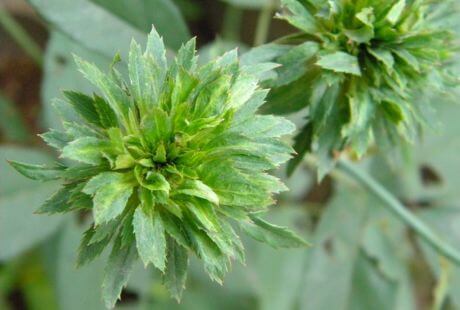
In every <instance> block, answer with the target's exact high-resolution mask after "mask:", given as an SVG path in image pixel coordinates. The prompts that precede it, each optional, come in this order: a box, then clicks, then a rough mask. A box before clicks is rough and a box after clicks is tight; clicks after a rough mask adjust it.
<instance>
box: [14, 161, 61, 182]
mask: <svg viewBox="0 0 460 310" xmlns="http://www.w3.org/2000/svg"><path fill="white" fill-rule="evenodd" d="M8 163H9V164H10V165H11V166H12V167H13V168H14V169H16V171H18V172H19V173H20V174H22V175H23V176H25V177H27V178H29V179H32V180H38V181H51V180H57V179H59V178H61V177H62V174H63V170H64V169H65V167H63V166H56V167H48V166H46V165H31V164H24V163H20V162H17V161H14V160H11V161H8Z"/></svg>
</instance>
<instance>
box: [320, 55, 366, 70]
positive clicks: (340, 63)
mask: <svg viewBox="0 0 460 310" xmlns="http://www.w3.org/2000/svg"><path fill="white" fill-rule="evenodd" d="M316 64H317V65H318V66H320V67H322V68H324V69H328V70H332V71H335V72H343V73H349V74H353V75H357V76H361V69H360V68H359V63H358V58H356V56H352V55H350V54H347V53H344V52H335V53H332V54H326V55H322V56H320V58H319V60H318V61H317V62H316Z"/></svg>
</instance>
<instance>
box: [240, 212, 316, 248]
mask: <svg viewBox="0 0 460 310" xmlns="http://www.w3.org/2000/svg"><path fill="white" fill-rule="evenodd" d="M251 220H252V223H249V222H242V223H241V228H242V229H243V230H244V231H245V232H246V233H247V234H248V235H249V236H250V237H252V238H254V239H255V240H257V241H260V242H264V243H267V244H269V245H271V246H272V247H274V248H297V247H302V246H307V245H308V243H307V242H305V241H304V240H302V238H300V237H299V236H297V235H296V234H295V233H294V232H292V231H290V230H289V229H287V228H286V227H281V226H276V225H273V224H270V223H268V222H266V221H264V220H262V219H260V218H258V217H257V216H255V215H252V216H251Z"/></svg>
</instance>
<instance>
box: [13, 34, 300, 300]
mask: <svg viewBox="0 0 460 310" xmlns="http://www.w3.org/2000/svg"><path fill="white" fill-rule="evenodd" d="M165 54H166V53H165V47H164V45H163V41H162V40H161V38H160V37H159V36H158V34H157V33H156V32H155V30H154V31H152V33H151V34H150V35H149V37H148V42H147V48H146V51H145V52H141V48H140V46H139V45H138V44H137V43H136V42H133V43H132V46H131V51H130V54H129V61H128V73H129V82H125V81H124V80H123V78H122V74H120V73H119V72H118V71H117V70H116V69H115V68H114V67H113V66H112V68H111V70H110V72H109V73H108V74H105V73H103V72H101V71H100V70H99V69H98V68H97V67H95V66H94V65H93V64H90V63H88V62H85V61H83V60H81V59H79V58H76V62H77V64H78V67H79V69H80V71H81V72H82V73H83V75H84V76H85V77H86V78H87V79H88V80H89V81H90V82H91V83H92V84H94V85H95V86H96V87H97V88H98V89H99V91H100V96H99V95H94V96H87V95H84V94H81V93H78V92H73V91H68V92H65V93H64V94H65V97H66V99H67V101H66V102H60V101H58V102H57V104H58V105H65V104H68V105H70V106H71V107H72V108H73V109H74V111H75V112H77V113H76V114H78V117H77V118H69V119H65V120H64V122H63V127H64V131H58V130H51V131H49V132H47V133H45V134H43V135H42V137H43V139H44V140H45V141H46V142H47V143H48V144H49V145H51V146H52V147H55V148H57V149H58V150H59V152H60V154H61V157H62V158H64V159H67V160H68V161H65V162H64V163H65V164H62V163H58V164H56V166H54V167H46V166H37V165H28V164H22V163H18V162H11V164H12V165H13V166H14V167H15V168H16V169H17V170H18V171H19V172H21V173H22V174H24V175H25V176H27V177H30V178H32V179H37V180H44V181H46V180H54V179H59V180H62V182H63V185H62V188H61V189H60V190H59V191H58V192H57V193H56V194H54V195H53V196H52V197H51V198H49V200H47V201H46V202H45V203H44V205H43V206H42V207H41V209H39V212H41V213H64V212H69V211H75V210H90V211H91V212H92V214H93V219H94V223H93V225H91V227H90V228H89V229H88V230H87V231H86V233H85V234H84V236H83V240H82V243H81V247H80V251H79V256H78V264H79V265H82V264H85V263H87V262H89V261H91V260H93V259H94V258H95V257H97V256H98V255H99V254H100V253H101V252H102V251H103V250H104V248H106V247H107V246H108V245H109V244H112V250H111V254H110V256H109V259H108V263H107V269H106V277H105V280H104V283H103V295H104V299H105V302H106V304H107V306H108V307H111V306H113V305H114V303H115V301H116V300H117V298H118V297H119V294H120V292H121V289H122V287H123V286H124V285H125V284H126V282H127V281H128V275H129V271H130V268H131V266H132V264H133V262H134V261H135V260H136V258H137V257H138V256H139V257H140V259H141V260H142V262H143V263H144V265H148V264H150V263H152V264H153V265H154V266H155V267H156V268H158V269H159V270H160V271H161V272H162V273H163V275H164V283H165V285H166V286H167V287H168V289H169V290H170V292H171V294H172V295H173V296H174V297H176V298H177V299H179V298H180V295H181V293H182V290H183V288H184V285H185V279H186V272H187V265H188V258H189V255H190V254H191V253H194V254H195V255H196V256H197V257H198V258H200V259H201V260H202V261H203V264H204V268H205V270H206V272H207V273H208V274H209V276H210V277H211V278H212V279H213V280H215V281H217V282H221V281H222V278H223V276H224V274H225V273H226V271H228V269H229V266H230V261H231V259H233V258H236V259H237V260H239V261H241V262H244V249H243V245H242V243H241V241H240V239H239V237H238V235H237V233H236V232H235V230H234V227H235V225H236V226H239V227H240V228H242V229H243V230H244V231H245V232H247V233H248V234H249V235H250V236H252V237H254V238H255V239H257V240H259V241H263V242H267V243H269V244H271V245H272V246H275V247H293V246H301V245H304V242H303V241H302V240H301V239H300V238H298V237H297V236H295V235H294V234H293V233H292V232H290V231H289V230H287V229H285V228H282V227H278V226H275V225H272V224H269V223H267V222H265V221H264V220H262V219H260V218H259V214H260V212H263V211H265V210H266V209H267V207H268V206H269V205H271V204H273V202H274V200H273V198H272V195H273V194H274V193H278V192H280V191H284V190H286V187H285V186H284V185H283V184H282V183H281V182H280V181H279V180H278V179H277V178H275V177H273V176H271V175H270V174H268V173H267V171H268V170H270V169H273V168H276V167H277V166H278V165H280V164H281V163H283V162H285V161H286V160H288V159H289V158H290V157H291V154H292V153H293V151H292V149H291V147H290V146H289V145H288V144H286V143H284V142H282V141H281V140H280V137H281V136H283V135H286V134H289V133H291V132H292V131H293V130H294V125H293V124H292V123H290V122H289V121H287V120H285V119H283V118H281V117H274V116H268V115H266V116H262V115H257V114H256V111H257V109H258V108H259V107H260V106H261V105H262V104H263V103H264V98H265V97H266V95H267V91H266V90H263V89H260V88H259V86H258V79H257V77H255V76H253V75H251V74H250V72H254V71H257V70H254V68H251V67H249V66H245V67H243V66H240V64H239V62H238V58H237V52H236V51H231V52H228V53H227V54H225V55H223V56H222V57H220V58H218V59H217V60H216V61H213V62H210V63H208V64H206V65H204V66H201V67H199V66H198V65H197V57H196V56H195V40H191V41H189V42H188V43H187V44H185V45H184V46H183V47H182V48H181V49H180V50H179V52H178V55H177V58H176V59H175V61H174V62H173V63H172V64H171V65H170V66H169V67H168V65H167V60H166V56H165ZM69 160H70V161H69Z"/></svg>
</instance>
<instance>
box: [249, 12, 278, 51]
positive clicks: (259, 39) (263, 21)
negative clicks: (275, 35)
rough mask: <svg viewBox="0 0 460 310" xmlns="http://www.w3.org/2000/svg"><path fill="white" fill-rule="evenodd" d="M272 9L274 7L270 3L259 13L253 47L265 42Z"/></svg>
mask: <svg viewBox="0 0 460 310" xmlns="http://www.w3.org/2000/svg"><path fill="white" fill-rule="evenodd" d="M273 9H274V5H273V3H270V4H268V5H267V6H266V7H264V8H263V9H262V10H261V11H260V15H259V19H258V20H257V28H256V34H255V37H254V46H259V45H262V44H264V43H265V42H267V38H268V33H269V31H270V24H271V21H272V15H273Z"/></svg>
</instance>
